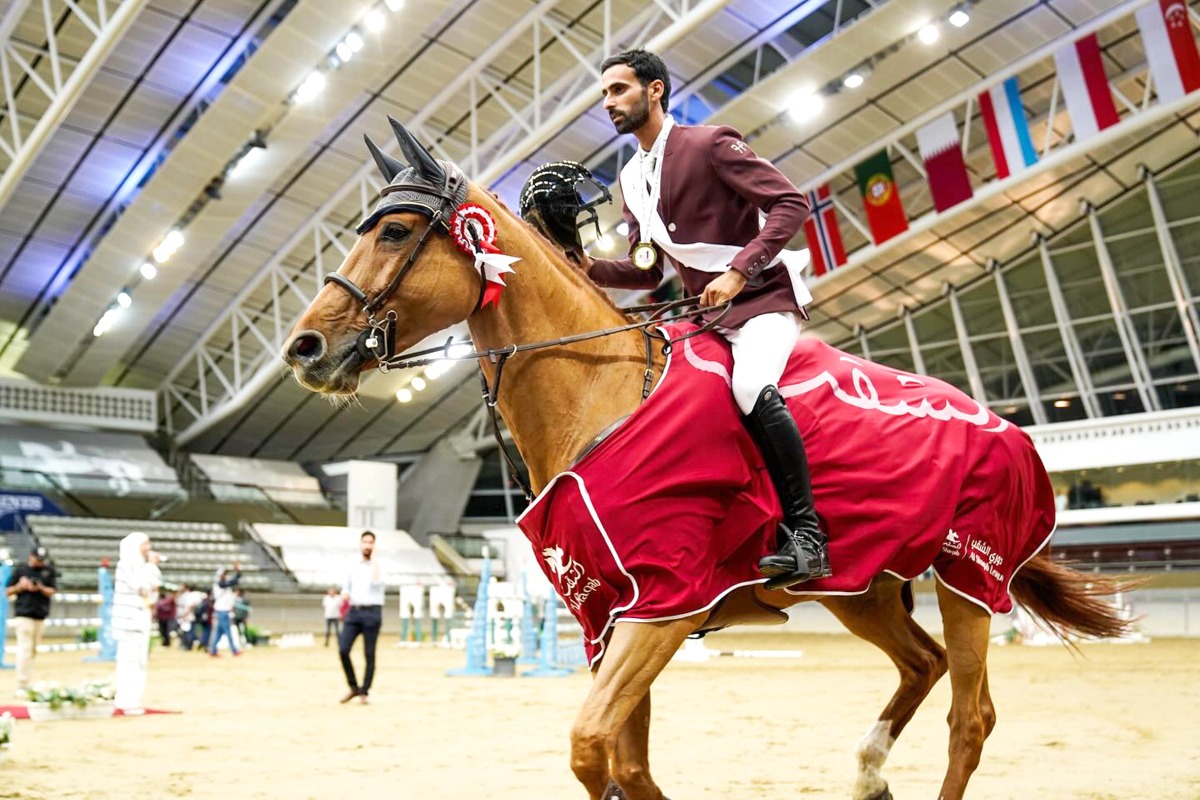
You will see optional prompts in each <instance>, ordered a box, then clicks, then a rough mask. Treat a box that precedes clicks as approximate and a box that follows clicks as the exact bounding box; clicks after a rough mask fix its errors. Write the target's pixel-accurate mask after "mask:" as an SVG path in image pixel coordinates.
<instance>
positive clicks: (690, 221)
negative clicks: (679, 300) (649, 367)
mask: <svg viewBox="0 0 1200 800" xmlns="http://www.w3.org/2000/svg"><path fill="white" fill-rule="evenodd" d="M662 158H663V163H662V184H661V188H660V191H659V199H658V213H659V215H660V216H661V217H662V220H663V224H665V225H666V226H667V229H668V230H669V231H670V233H671V239H672V241H674V242H676V243H679V244H693V243H696V242H705V243H708V244H729V245H737V246H740V247H741V248H742V252H740V253H738V255H737V256H735V257H734V259H733V263H732V264H731V265H730V266H732V267H733V268H734V269H736V270H737V271H738V272H740V273H742V274H743V275H744V276H746V286H745V288H744V289H742V291H741V292H740V293H739V294H738V295H737V296H736V297H735V298H734V300H733V308H732V309H730V311H729V314H728V315H727V316H726V317H725V319H724V320H723V321H722V323H721V324H722V325H723V326H725V327H728V328H738V327H741V326H742V325H743V324H744V323H745V322H746V320H748V319H750V318H751V317H757V316H758V315H760V314H769V313H773V312H777V311H798V310H799V309H798V307H797V305H796V297H795V294H794V293H793V291H792V283H791V278H790V277H789V276H788V273H787V270H786V269H785V268H784V267H783V266H782V265H776V266H774V267H771V268H770V269H767V268H766V267H767V265H768V264H770V263H771V262H772V261H773V260H774V259H775V256H777V255H779V251H780V250H782V249H783V248H784V247H785V246H786V245H787V243H788V242H789V241H790V240H791V239H792V237H793V236H795V235H796V233H797V232H799V230H800V229H801V228H802V227H803V226H804V220H806V219H807V218H808V214H809V207H808V201H807V200H806V199H805V198H804V195H803V194H802V193H801V192H800V190H799V189H797V188H796V187H795V186H794V185H793V184H792V182H791V181H790V180H788V179H787V177H786V176H785V175H784V174H783V173H782V172H780V171H779V170H778V169H776V168H775V165H774V164H772V163H771V162H770V161H767V160H766V159H765V158H760V157H759V156H758V155H756V154H755V153H754V150H753V149H751V147H750V145H748V144H746V142H745V141H744V140H743V139H742V137H741V135H740V134H739V133H738V132H737V131H735V130H734V129H733V128H730V127H728V126H719V127H717V126H712V125H694V126H693V125H675V126H674V127H673V128H672V129H671V133H670V135H669V136H668V137H667V142H666V147H665V148H664V149H663V156H662ZM622 202H623V205H624V217H625V221H626V222H627V223H628V224H629V246H630V248H631V249H632V248H633V247H634V246H635V245H636V244H637V243H638V242H639V241H640V240H641V228H640V227H639V225H638V221H637V219H635V218H634V216H633V214H632V212H630V210H629V204H628V202H627V201H625V199H624V198H622ZM760 209H761V210H762V211H763V212H764V213H766V215H767V219H766V222H765V223H764V224H763V225H762V227H761V228H760V227H759V219H758V213H759V210H760ZM654 249H655V250H656V251H658V261H657V263H656V264H655V265H654V267H653V268H651V269H648V270H640V269H638V268H637V267H635V266H633V262H632V261H631V260H630V258H629V257H628V256H626V257H625V258H622V259H607V258H598V259H593V261H592V266H591V269H590V270H589V271H588V275H589V276H590V277H591V279H592V280H594V281H595V282H596V283H597V284H599V285H600V286H604V287H611V288H620V289H653V288H654V287H656V286H658V284H659V283H660V282H661V281H662V279H663V264H664V260H663V259H664V258H665V257H666V254H665V253H664V252H663V251H662V250H661V249H660V248H659V247H658V246H655V248H654ZM671 263H672V264H673V265H674V266H675V270H676V271H677V272H678V273H679V277H680V279H681V280H682V281H683V289H684V292H685V293H686V294H687V295H688V296H692V295H699V294H700V293H701V292H703V291H704V287H705V286H707V285H708V284H709V283H710V282H711V281H712V280H714V279H715V278H716V277H717V276H718V275H720V274H721V273H719V272H704V271H702V270H697V269H692V268H690V267H688V266H687V265H686V264H681V263H679V262H678V261H676V260H674V259H672V260H671Z"/></svg>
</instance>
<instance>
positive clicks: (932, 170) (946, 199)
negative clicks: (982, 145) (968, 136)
mask: <svg viewBox="0 0 1200 800" xmlns="http://www.w3.org/2000/svg"><path fill="white" fill-rule="evenodd" d="M917 149H918V150H920V151H921V160H922V161H924V162H925V173H926V174H927V175H928V176H929V190H930V191H931V192H932V193H933V204H934V206H936V207H937V210H938V211H945V210H946V209H948V208H952V207H954V206H956V205H958V204H959V203H961V202H962V201H964V200H969V199H970V198H971V196H972V195H973V194H974V192H973V191H972V189H971V179H970V178H969V177H968V176H967V165H966V164H965V163H964V162H963V155H962V144H961V143H960V142H959V140H958V125H957V124H956V123H955V122H954V114H952V113H950V114H944V115H942V116H940V117H938V118H937V119H935V120H934V121H933V122H930V123H929V124H928V125H926V126H925V127H923V128H920V129H919V130H918V131H917Z"/></svg>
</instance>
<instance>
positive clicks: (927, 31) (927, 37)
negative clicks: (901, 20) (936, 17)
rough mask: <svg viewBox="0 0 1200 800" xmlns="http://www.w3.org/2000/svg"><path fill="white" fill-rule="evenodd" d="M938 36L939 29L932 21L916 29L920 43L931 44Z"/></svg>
mask: <svg viewBox="0 0 1200 800" xmlns="http://www.w3.org/2000/svg"><path fill="white" fill-rule="evenodd" d="M939 36H941V31H939V30H938V26H937V25H936V24H934V23H932V22H931V23H929V24H928V25H924V26H922V27H921V30H919V31H917V38H918V39H920V40H921V44H933V43H934V42H936V41H937V40H938V37H939Z"/></svg>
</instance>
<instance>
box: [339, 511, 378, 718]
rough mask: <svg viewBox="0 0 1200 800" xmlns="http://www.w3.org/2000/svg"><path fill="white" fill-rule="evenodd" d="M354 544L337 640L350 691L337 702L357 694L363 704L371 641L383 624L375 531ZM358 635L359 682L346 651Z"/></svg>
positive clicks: (370, 675) (371, 675)
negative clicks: (346, 607)
mask: <svg viewBox="0 0 1200 800" xmlns="http://www.w3.org/2000/svg"><path fill="white" fill-rule="evenodd" d="M358 544H359V550H360V551H361V552H362V558H361V559H360V560H358V561H356V562H354V564H353V565H352V566H351V567H350V569H349V570H348V571H347V573H346V580H345V583H343V584H342V596H343V597H347V598H349V600H350V611H349V613H347V614H346V624H345V626H344V627H343V628H342V635H341V638H340V639H339V640H338V655H339V656H340V657H341V659H342V670H343V671H344V672H345V673H346V683H347V684H349V686H350V692H349V693H348V694H347V695H346V696H345V697H343V698H342V701H341V702H343V703H348V702H350V701H351V700H353V699H354V698H356V697H357V698H358V699H359V702H360V703H363V704H366V703H367V695H368V694H369V693H370V691H371V682H372V681H373V680H374V679H375V643H376V642H377V641H378V640H379V629H380V628H381V627H382V626H383V596H384V591H383V574H384V572H383V567H382V566H381V565H380V563H379V559H377V558H375V557H374V554H375V534H374V533H372V532H371V531H364V532H363V534H362V536H360V537H359V541H358ZM360 635H361V636H362V637H363V655H365V656H366V660H367V668H366V671H365V672H364V673H363V681H362V684H361V685H360V684H359V683H358V679H357V678H356V677H355V675H354V664H353V663H351V661H350V650H351V649H352V648H353V647H354V642H355V640H357V639H358V637H359V636H360Z"/></svg>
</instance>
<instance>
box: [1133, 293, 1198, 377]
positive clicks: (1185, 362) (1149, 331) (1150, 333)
mask: <svg viewBox="0 0 1200 800" xmlns="http://www.w3.org/2000/svg"><path fill="white" fill-rule="evenodd" d="M1130 317H1131V318H1132V320H1133V325H1134V329H1135V330H1136V331H1137V335H1138V339H1139V340H1140V341H1141V343H1142V350H1143V351H1144V352H1145V354H1146V363H1147V364H1148V365H1149V367H1150V377H1151V378H1152V379H1155V378H1174V377H1182V376H1192V375H1195V374H1196V361H1195V359H1193V358H1192V351H1191V350H1190V349H1189V348H1188V344H1187V338H1186V336H1185V335H1184V333H1183V321H1182V320H1181V319H1180V318H1179V312H1178V311H1176V310H1175V307H1174V306H1168V307H1166V308H1158V309H1154V310H1151V311H1143V312H1141V313H1137V314H1131V315H1130Z"/></svg>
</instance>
